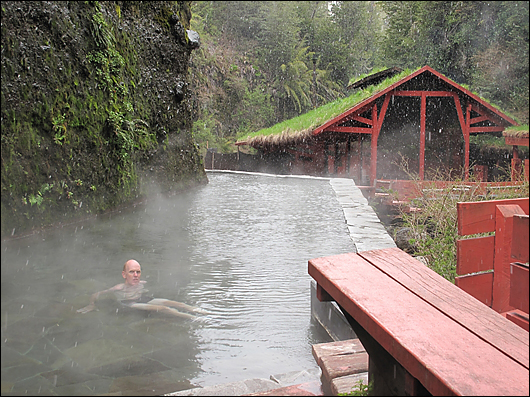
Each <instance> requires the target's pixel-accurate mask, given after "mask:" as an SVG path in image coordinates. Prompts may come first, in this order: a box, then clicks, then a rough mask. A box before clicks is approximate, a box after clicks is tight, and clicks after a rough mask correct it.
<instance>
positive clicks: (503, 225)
mask: <svg viewBox="0 0 530 397" xmlns="http://www.w3.org/2000/svg"><path fill="white" fill-rule="evenodd" d="M457 212H458V234H459V235H460V236H467V235H471V234H480V233H489V232H494V233H495V235H489V236H483V237H474V238H469V239H460V240H457V242H456V245H457V265H456V273H457V277H456V278H455V284H456V285H457V286H458V287H460V288H461V289H463V290H464V291H466V292H467V293H469V294H470V295H472V296H474V297H475V298H476V299H478V300H479V301H481V302H483V303H484V304H486V305H487V306H489V307H491V308H492V309H494V310H495V311H497V312H498V313H501V314H503V315H504V316H506V317H507V318H509V319H510V320H512V321H513V322H515V323H516V324H518V325H520V326H522V327H523V328H525V329H526V330H528V329H529V327H528V324H529V323H528V284H529V281H528V245H529V239H528V238H529V229H528V213H529V199H528V198H521V199H509V200H490V201H477V202H464V203H458V204H457ZM517 261H518V262H522V263H517Z"/></svg>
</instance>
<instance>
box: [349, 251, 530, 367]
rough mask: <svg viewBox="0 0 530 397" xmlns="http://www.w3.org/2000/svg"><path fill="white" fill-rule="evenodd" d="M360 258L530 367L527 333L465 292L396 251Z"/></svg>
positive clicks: (361, 254)
mask: <svg viewBox="0 0 530 397" xmlns="http://www.w3.org/2000/svg"><path fill="white" fill-rule="evenodd" d="M359 255H360V256H361V257H363V258H364V259H366V260H368V261H369V262H370V263H372V264H373V265H374V266H376V267H377V268H378V269H380V270H381V271H383V272H384V273H385V274H387V275H389V276H390V277H391V278H392V279H393V280H395V281H397V282H398V283H400V284H401V285H403V286H404V287H405V288H407V289H408V290H410V291H412V292H413V293H415V294H416V295H418V296H419V297H420V298H421V299H423V300H425V301H427V302H429V303H430V304H431V305H432V306H433V307H435V308H436V309H438V310H440V311H441V312H443V313H444V314H445V315H447V316H448V317H450V318H451V319H453V320H454V321H456V322H457V323H458V324H461V325H462V326H463V327H465V328H466V329H468V330H470V331H471V332H473V333H475V334H476V335H477V336H478V337H480V338H481V339H483V340H485V341H487V342H488V343H490V344H491V345H492V346H495V347H496V348H498V349H500V350H501V351H503V352H504V353H505V354H508V355H509V356H510V357H511V358H513V359H514V360H516V361H517V362H519V363H520V364H521V365H523V366H525V367H526V368H527V369H528V368H529V361H530V358H529V356H530V354H529V338H528V333H526V332H524V330H522V329H521V328H520V327H518V326H517V325H515V324H513V323H511V322H510V321H502V319H500V317H502V316H500V315H499V313H497V312H495V311H494V310H491V309H490V308H489V307H487V306H486V305H484V304H482V303H481V302H479V301H478V300H475V299H468V298H469V296H468V294H467V293H466V292H465V291H463V290H461V289H460V288H458V287H457V286H456V285H454V284H451V283H450V282H448V281H447V280H446V279H444V278H443V277H442V276H440V275H439V274H437V273H436V272H435V271H433V270H431V269H429V268H428V267H427V266H425V265H424V264H423V263H421V262H420V261H418V260H416V259H414V258H413V257H411V256H410V255H408V254H407V253H406V252H403V251H402V250H400V249H399V248H388V249H383V250H374V251H364V252H361V253H359ZM420 275H421V277H418V276H420ZM521 344H522V345H523V346H525V349H524V351H521Z"/></svg>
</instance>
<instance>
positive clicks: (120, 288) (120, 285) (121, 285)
mask: <svg viewBox="0 0 530 397" xmlns="http://www.w3.org/2000/svg"><path fill="white" fill-rule="evenodd" d="M123 288H125V283H120V284H116V285H115V286H114V287H111V288H109V289H108V290H109V291H120V290H122V289H123Z"/></svg>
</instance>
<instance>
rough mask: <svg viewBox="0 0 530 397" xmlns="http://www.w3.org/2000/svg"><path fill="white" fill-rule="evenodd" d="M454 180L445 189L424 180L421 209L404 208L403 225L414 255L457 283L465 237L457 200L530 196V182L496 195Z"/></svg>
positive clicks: (415, 204) (418, 201)
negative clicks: (458, 255)
mask: <svg viewBox="0 0 530 397" xmlns="http://www.w3.org/2000/svg"><path fill="white" fill-rule="evenodd" d="M436 179H438V180H450V179H447V178H444V177H443V175H438V176H437V178H436ZM450 181H452V182H454V183H453V184H449V185H447V186H446V187H445V188H442V189H440V188H439V187H437V186H435V182H432V186H429V183H428V182H427V183H426V182H423V184H422V188H423V192H424V194H423V196H422V197H420V198H417V199H414V200H413V201H412V203H411V205H412V206H413V207H415V208H418V209H419V211H413V212H408V211H405V210H404V209H401V211H400V216H401V219H402V221H403V225H402V226H403V227H408V228H410V236H411V238H410V240H409V243H410V244H411V246H412V249H413V251H414V252H413V253H412V255H414V256H422V257H424V258H425V259H426V262H427V265H428V266H429V267H430V268H431V269H432V270H434V271H435V272H436V273H438V274H440V275H441V276H443V277H445V278H446V279H447V280H449V281H451V282H453V283H454V280H455V275H456V240H457V239H458V238H462V237H459V236H458V232H457V209H456V207H457V203H458V202H468V201H483V200H501V199H508V198H522V197H528V188H529V184H528V181H526V182H524V183H523V184H522V185H518V187H517V188H507V189H504V190H502V189H499V191H496V192H495V194H493V193H491V192H487V193H480V194H479V192H478V184H475V185H473V184H467V185H466V184H463V183H462V181H461V180H450ZM417 183H418V184H419V183H420V181H417ZM420 191H421V189H420ZM468 237H469V236H468Z"/></svg>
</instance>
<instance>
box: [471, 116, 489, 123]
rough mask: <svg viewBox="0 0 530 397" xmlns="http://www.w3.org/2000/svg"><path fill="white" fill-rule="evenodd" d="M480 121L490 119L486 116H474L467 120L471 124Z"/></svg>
mask: <svg viewBox="0 0 530 397" xmlns="http://www.w3.org/2000/svg"><path fill="white" fill-rule="evenodd" d="M481 121H492V120H491V119H490V118H489V117H488V116H480V117H475V118H471V120H469V122H470V123H471V124H476V123H480V122H481ZM492 122H493V121H492Z"/></svg>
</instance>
